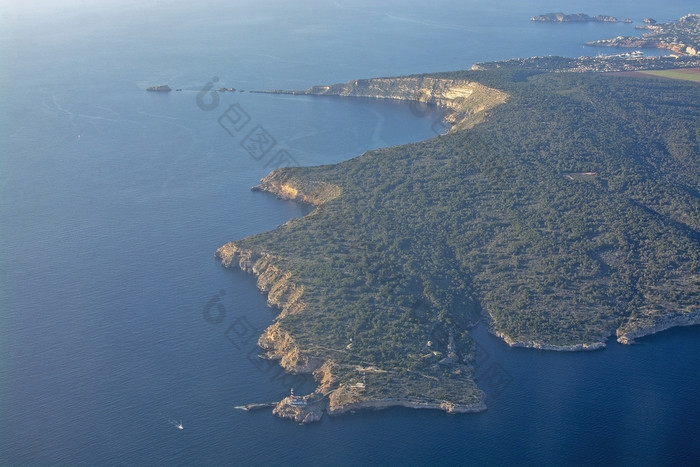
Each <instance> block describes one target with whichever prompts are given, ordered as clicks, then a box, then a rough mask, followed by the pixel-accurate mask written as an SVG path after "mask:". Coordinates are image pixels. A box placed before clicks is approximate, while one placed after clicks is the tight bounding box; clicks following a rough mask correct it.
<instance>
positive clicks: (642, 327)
mask: <svg viewBox="0 0 700 467" xmlns="http://www.w3.org/2000/svg"><path fill="white" fill-rule="evenodd" d="M696 324H700V309H698V310H694V311H689V312H687V313H680V314H678V315H675V316H661V317H656V318H654V319H653V321H652V322H651V323H640V322H637V321H634V320H630V322H629V323H628V324H626V325H625V326H622V327H620V328H619V329H618V330H617V332H616V335H617V341H618V342H619V343H620V344H634V340H635V339H639V338H640V337H644V336H649V335H651V334H656V333H657V332H661V331H665V330H667V329H671V328H674V327H678V326H694V325H696Z"/></svg>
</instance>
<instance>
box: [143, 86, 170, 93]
mask: <svg viewBox="0 0 700 467" xmlns="http://www.w3.org/2000/svg"><path fill="white" fill-rule="evenodd" d="M146 91H150V92H170V91H172V88H171V87H170V86H168V85H167V84H159V85H157V86H150V87H148V88H146Z"/></svg>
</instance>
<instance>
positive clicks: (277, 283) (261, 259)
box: [216, 242, 304, 316]
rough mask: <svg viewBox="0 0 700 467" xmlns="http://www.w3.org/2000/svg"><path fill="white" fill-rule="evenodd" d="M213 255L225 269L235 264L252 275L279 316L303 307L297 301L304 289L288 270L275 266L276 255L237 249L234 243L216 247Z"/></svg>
mask: <svg viewBox="0 0 700 467" xmlns="http://www.w3.org/2000/svg"><path fill="white" fill-rule="evenodd" d="M216 256H217V257H219V258H221V264H222V265H223V266H225V267H227V268H229V267H233V266H238V267H240V268H241V269H242V270H243V271H246V272H250V273H252V274H254V275H255V276H256V277H257V285H258V288H259V289H260V290H261V291H262V292H264V293H266V294H267V303H268V304H269V305H270V306H272V307H275V308H279V309H280V310H281V311H282V313H281V315H280V316H284V315H286V314H289V313H295V312H297V311H300V310H301V309H302V308H303V307H304V304H303V302H301V300H300V299H301V295H302V294H303V293H304V288H303V287H301V286H299V285H297V284H295V283H294V281H293V280H292V275H291V273H289V272H286V271H283V270H282V269H281V268H280V267H279V266H278V263H279V261H280V260H279V258H277V257H275V256H273V255H270V254H268V253H265V252H259V253H256V252H253V251H251V250H244V249H241V248H239V247H238V246H237V245H236V244H235V243H234V242H229V243H227V244H225V245H224V246H222V247H221V248H219V249H218V250H216Z"/></svg>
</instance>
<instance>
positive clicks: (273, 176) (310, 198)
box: [253, 169, 342, 206]
mask: <svg viewBox="0 0 700 467" xmlns="http://www.w3.org/2000/svg"><path fill="white" fill-rule="evenodd" d="M284 175H285V173H284V172H283V171H281V170H279V169H277V170H273V171H272V172H270V173H269V174H268V175H267V176H266V177H264V178H263V179H262V180H260V184H259V185H257V186H255V187H253V190H255V191H268V192H270V193H274V194H275V195H277V197H278V198H281V199H288V200H292V201H299V202H302V203H309V204H313V205H314V206H319V205H321V204H323V203H326V202H328V201H330V200H332V199H333V198H336V197H337V196H339V195H340V193H341V191H342V190H341V189H340V187H338V186H336V185H332V184H330V183H326V182H320V181H301V180H298V179H295V178H293V177H289V178H286V177H285V178H281V176H284Z"/></svg>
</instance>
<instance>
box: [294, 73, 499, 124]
mask: <svg viewBox="0 0 700 467" xmlns="http://www.w3.org/2000/svg"><path fill="white" fill-rule="evenodd" d="M294 93H295V94H308V95H328V96H346V97H370V98H375V99H396V100H406V101H414V102H422V103H426V104H435V105H437V106H439V107H441V108H442V109H443V110H444V112H445V117H444V118H445V121H446V122H447V123H449V124H451V125H453V126H455V127H461V126H462V124H463V123H466V121H467V119H468V118H469V117H471V116H473V115H475V114H478V113H480V112H482V111H484V110H488V109H490V108H492V107H495V106H496V105H498V104H500V103H502V102H505V100H506V99H507V97H508V95H507V94H506V93H504V92H502V91H499V90H496V89H492V88H489V87H487V86H484V85H483V84H479V83H476V82H472V81H467V80H459V79H447V78H433V77H427V76H409V77H402V78H373V79H360V80H354V81H349V82H347V83H344V84H334V85H331V86H314V87H312V88H309V89H307V90H306V91H300V92H294Z"/></svg>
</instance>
